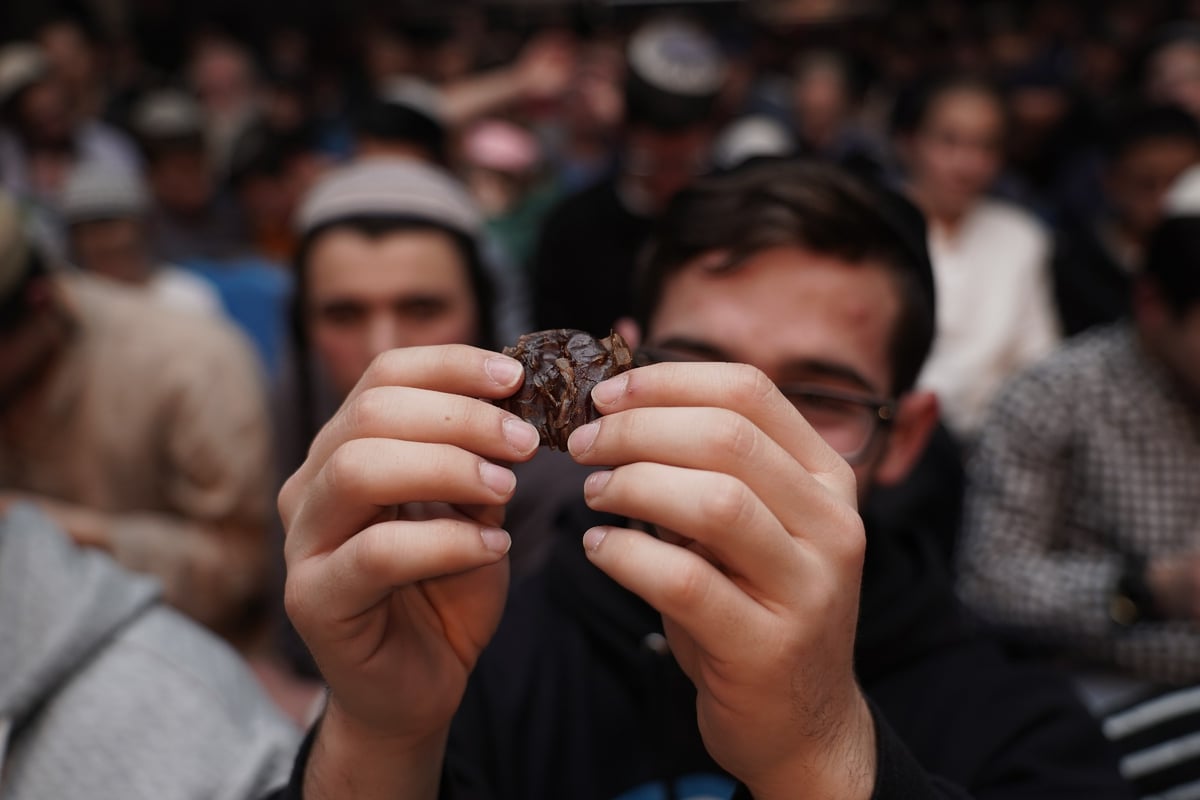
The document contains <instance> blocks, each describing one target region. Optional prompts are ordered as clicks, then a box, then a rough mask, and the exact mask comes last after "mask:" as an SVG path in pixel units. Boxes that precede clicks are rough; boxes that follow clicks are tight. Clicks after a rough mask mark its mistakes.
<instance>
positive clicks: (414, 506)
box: [280, 162, 1129, 800]
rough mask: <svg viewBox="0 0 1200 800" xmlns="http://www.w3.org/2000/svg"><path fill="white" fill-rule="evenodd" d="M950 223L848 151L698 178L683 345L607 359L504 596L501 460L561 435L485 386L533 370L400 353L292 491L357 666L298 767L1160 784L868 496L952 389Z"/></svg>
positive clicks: (302, 780) (328, 630) (650, 305)
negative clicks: (945, 294) (574, 482)
mask: <svg viewBox="0 0 1200 800" xmlns="http://www.w3.org/2000/svg"><path fill="white" fill-rule="evenodd" d="M921 227H922V226H921V221H920V219H919V214H917V213H916V212H915V210H913V209H912V207H911V206H906V205H904V204H903V203H902V202H901V201H899V200H898V199H897V198H895V197H894V196H889V195H884V194H881V193H878V192H875V191H873V190H871V189H870V188H868V187H866V186H864V185H861V184H859V183H857V182H855V181H852V180H850V179H848V178H847V177H846V176H845V175H844V174H841V173H839V172H837V171H836V170H834V169H833V168H831V167H828V166H823V165H814V164H788V163H780V162H764V163H760V164H756V165H752V166H749V167H747V168H745V169H743V170H740V171H734V172H732V173H726V174H723V175H720V176H714V177H712V178H709V179H705V180H703V181H701V182H698V183H696V184H694V185H693V186H692V187H691V188H689V189H687V190H685V191H684V192H682V193H680V194H679V195H677V196H676V198H675V199H674V200H673V201H672V204H671V206H670V207H669V209H668V211H667V212H666V215H665V216H664V218H663V220H662V224H661V226H660V227H659V229H658V233H657V234H656V238H655V240H654V241H653V243H652V244H651V246H650V249H649V250H648V256H647V259H646V261H645V262H644V264H645V271H644V272H643V273H641V275H640V282H639V290H640V293H639V305H638V310H637V314H638V319H639V322H640V323H642V324H643V325H644V327H641V328H640V330H644V332H645V345H646V346H645V347H644V348H643V349H642V351H641V352H642V354H643V355H646V356H649V357H650V359H651V360H652V361H656V362H658V363H654V364H652V365H650V366H646V367H644V368H641V369H635V370H633V371H630V372H627V373H625V374H624V375H621V376H619V377H617V378H615V379H612V380H609V381H606V382H603V383H601V384H599V385H598V386H597V387H596V388H595V390H594V391H593V393H592V398H593V400H594V401H595V403H596V406H597V410H598V411H599V412H600V414H601V418H600V419H599V420H598V421H596V422H594V423H591V424H588V425H585V426H581V427H580V428H578V429H577V430H575V431H574V433H572V435H571V438H570V441H569V447H570V452H571V454H572V457H573V458H574V459H575V460H576V461H578V462H579V463H580V464H583V465H589V466H592V467H594V468H595V467H599V466H600V465H607V467H608V468H602V469H600V470H599V471H598V472H596V473H594V474H593V475H592V476H591V478H589V480H588V482H587V484H586V487H585V496H584V498H580V499H579V500H578V501H577V507H576V508H574V509H572V510H571V511H570V512H568V514H566V515H564V517H563V518H562V521H561V527H560V532H559V535H558V536H557V537H556V538H555V541H554V544H553V550H552V552H551V555H550V561H549V562H548V563H547V564H546V565H545V567H544V568H543V569H542V570H540V571H539V572H538V573H537V574H536V575H534V576H532V577H531V578H530V579H528V580H526V581H524V582H521V583H518V584H517V585H516V586H514V588H513V590H512V594H511V596H510V597H508V600H507V605H508V608H507V609H505V608H504V606H505V605H506V595H507V594H508V592H507V588H508V564H507V561H506V559H505V555H504V554H505V552H506V550H507V548H508V545H509V541H510V537H509V535H508V534H507V533H506V532H505V531H504V530H503V529H499V528H498V527H496V526H498V525H499V524H500V522H501V519H502V518H503V514H504V508H503V505H504V504H505V503H506V501H507V500H508V499H509V498H510V497H511V496H512V493H513V492H514V490H515V487H519V486H521V484H522V483H523V480H522V479H521V478H520V477H518V476H515V475H514V474H513V473H512V472H510V471H509V470H508V469H506V468H505V467H503V466H499V465H500V464H509V463H513V462H522V461H525V460H526V459H528V458H530V457H531V456H532V455H533V454H534V452H535V451H536V450H537V441H538V437H537V434H536V432H535V431H534V430H533V428H532V427H531V426H529V425H528V424H526V423H524V422H522V421H521V420H520V419H518V418H517V417H515V416H513V415H510V414H508V413H507V412H505V411H502V410H500V409H498V408H497V407H496V406H494V405H492V404H491V403H489V402H487V401H486V399H485V400H480V399H478V398H481V397H482V398H491V399H495V398H500V397H503V396H506V395H508V394H510V393H512V392H513V391H514V389H515V388H516V387H517V386H518V385H519V384H520V382H521V377H522V375H523V374H524V370H523V369H522V368H521V367H520V365H519V364H518V363H516V362H514V361H512V360H509V359H506V358H504V357H502V356H498V355H496V354H495V353H492V352H488V351H485V350H479V349H475V348H469V347H463V346H456V347H424V348H421V347H414V348H406V349H402V350H396V351H392V352H389V353H386V354H385V355H384V356H383V357H381V358H379V359H377V360H376V361H375V362H374V363H373V365H372V366H371V367H370V369H368V371H367V372H366V373H365V374H364V375H363V376H362V378H361V380H360V381H359V383H358V384H357V386H356V387H355V389H354V391H353V392H352V393H351V395H350V397H348V398H347V401H346V403H345V404H344V405H343V406H342V408H341V410H340V411H339V412H338V414H337V415H336V416H335V417H334V418H333V420H332V421H331V422H330V423H329V425H327V426H326V427H325V429H324V430H323V431H322V432H321V434H320V435H319V436H318V438H317V440H316V441H315V442H314V444H313V447H312V449H311V451H310V455H309V459H308V460H307V461H306V463H305V464H304V466H303V467H302V468H301V469H300V470H299V471H298V472H297V473H296V474H295V475H294V476H293V478H291V479H290V480H289V482H288V483H287V485H285V486H284V489H283V491H282V492H281V495H280V508H281V512H282V514H283V518H284V520H285V524H286V525H287V526H288V541H287V553H286V555H287V560H288V568H289V576H288V587H287V599H288V608H289V611H290V613H291V615H292V617H293V619H294V620H295V622H296V624H297V627H298V628H299V629H300V631H301V632H302V633H303V634H304V635H305V637H306V640H307V641H308V643H309V645H310V646H312V647H313V650H314V653H315V655H316V658H317V662H318V663H319V664H320V666H321V668H322V672H323V674H324V676H325V678H326V679H327V680H328V681H329V684H330V686H331V695H330V702H329V704H328V706H327V710H326V713H325V716H324V718H323V719H322V720H321V722H320V723H319V725H318V726H317V727H316V728H315V729H314V731H313V733H312V734H311V736H312V738H311V740H310V743H309V745H308V746H307V747H306V748H304V749H303V750H302V752H301V756H300V762H299V763H298V765H297V769H296V771H295V772H294V773H293V783H292V785H291V787H290V792H289V793H288V794H286V795H285V796H286V797H289V798H299V797H302V796H303V797H305V798H307V799H308V800H319V798H326V797H345V796H360V797H361V796H378V797H405V798H412V800H417V798H430V799H432V798H434V797H438V796H440V797H443V798H447V797H451V796H453V797H480V798H482V797H487V798H494V799H495V800H508V799H509V798H513V799H515V798H535V799H539V798H562V797H571V798H576V799H577V800H593V799H594V798H599V799H601V800H608V799H609V798H630V797H664V796H668V797H677V798H680V799H681V800H684V799H687V800H698V799H699V798H714V797H730V796H734V797H737V798H749V797H754V798H757V799H758V800H769V798H776V797H778V798H795V797H796V796H797V794H798V793H799V794H801V795H804V796H812V797H830V798H834V797H836V798H840V799H843V800H851V799H852V798H861V800H866V798H868V797H870V798H875V799H876V800H884V799H885V798H906V799H907V800H911V799H912V798H932V797H938V798H966V797H968V796H974V797H978V798H989V800H1000V799H1001V798H1013V800H1016V798H1022V799H1023V798H1029V797H1055V798H1080V800H1082V798H1088V800H1098V798H1127V797H1129V794H1128V789H1127V787H1126V786H1124V784H1123V783H1122V782H1121V780H1120V778H1119V777H1118V776H1117V774H1116V768H1115V763H1114V759H1113V758H1112V756H1111V754H1110V753H1109V751H1108V748H1107V747H1106V743H1105V742H1104V741H1103V739H1102V738H1101V736H1100V734H1099V733H1098V731H1097V730H1096V727H1095V724H1094V722H1093V721H1092V720H1091V719H1090V718H1089V717H1088V715H1087V714H1086V712H1085V711H1084V710H1083V708H1082V707H1080V706H1079V704H1078V701H1077V700H1076V699H1075V698H1074V697H1073V696H1072V695H1071V694H1070V692H1069V690H1068V689H1067V688H1066V686H1065V685H1064V684H1063V683H1062V682H1061V681H1059V680H1057V679H1055V678H1054V677H1053V676H1052V675H1048V674H1047V673H1045V672H1043V671H1041V670H1038V669H1033V668H1029V667H1023V666H1017V665H1014V664H1013V663H1011V662H1009V661H1008V660H1006V659H1005V658H1004V656H1003V655H1002V654H1001V652H1000V651H999V649H998V648H997V647H996V646H995V643H994V642H991V641H990V640H987V639H986V638H983V637H981V636H980V635H979V634H978V632H977V631H976V630H975V629H974V627H973V626H972V625H971V624H970V623H969V622H968V621H967V620H966V619H965V617H963V616H961V612H960V609H959V607H958V606H957V605H956V603H955V602H954V599H953V595H952V593H951V589H950V586H949V584H948V582H947V580H946V577H945V575H944V573H942V572H941V571H940V569H939V567H938V565H937V562H936V561H930V560H929V558H928V549H927V548H925V547H923V546H922V543H921V538H920V537H919V536H915V535H913V532H911V531H910V532H909V535H908V536H903V537H902V536H896V537H892V536H885V537H882V538H876V537H874V536H873V534H872V533H871V532H867V533H866V534H865V536H864V526H865V525H866V523H864V521H863V520H862V519H860V518H859V516H858V514H857V513H856V511H855V505H856V503H857V502H859V501H861V500H862V499H863V498H864V497H865V496H866V495H867V494H868V493H869V492H870V490H871V488H872V487H873V486H875V485H884V484H888V483H892V482H894V481H897V480H900V479H902V478H903V476H904V474H905V473H906V472H907V470H908V469H909V467H910V466H911V464H912V462H913V460H914V459H915V458H916V457H917V455H918V454H919V452H920V450H921V449H922V447H923V446H924V443H925V439H926V436H927V435H928V433H929V431H930V429H931V427H932V425H933V424H934V422H935V421H936V418H937V401H936V398H934V397H933V396H932V395H930V394H929V393H928V392H924V391H919V390H914V389H913V384H914V381H915V379H916V377H917V375H918V374H919V371H920V367H921V360H922V358H923V357H924V355H925V353H926V352H927V350H928V347H929V343H930V340H931V338H932V336H933V329H934V316H933V315H934V309H933V277H932V273H931V268H930V266H929V263H928V256H927V254H926V252H925V248H924V241H923V236H922V230H921ZM701 362H703V363H701ZM736 362H748V363H736ZM760 370H761V371H760ZM883 409H886V411H884V410H883ZM806 419H807V420H808V422H806ZM810 425H811V427H810ZM496 462H498V463H496ZM851 464H853V466H851ZM434 500H438V501H443V502H432V501H434ZM410 501H411V502H410ZM584 501H586V504H587V507H584V506H583V502H584ZM390 504H398V505H390ZM381 509H386V510H381ZM633 519H640V520H645V523H644V524H640V523H637V522H633V521H632V520H633ZM510 527H512V526H511V525H510ZM584 530H586V531H587V533H586V534H584V538H583V543H582V544H583V546H582V547H581V546H580V542H579V540H578V538H576V537H578V536H579V534H580V532H581V531H584ZM868 530H870V529H869V528H868ZM519 535H520V534H519V531H516V530H515V529H514V536H519ZM864 548H865V555H864ZM864 559H865V560H864ZM860 583H861V590H862V593H861V605H860V602H859V595H860ZM660 613H661V616H660ZM856 620H857V621H858V624H857V625H856ZM497 625H498V626H499V627H498V628H497ZM856 631H857V632H856ZM738 779H740V780H741V782H742V784H743V785H742V786H741V787H740V788H739V789H738V790H737V792H736V793H735V785H736V783H737V781H738Z"/></svg>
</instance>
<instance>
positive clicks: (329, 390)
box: [279, 158, 583, 569]
mask: <svg viewBox="0 0 1200 800" xmlns="http://www.w3.org/2000/svg"><path fill="white" fill-rule="evenodd" d="M296 224H297V228H298V232H299V236H300V243H299V246H298V248H297V252H296V256H295V260H294V269H295V272H296V293H295V299H294V305H293V312H292V322H293V328H292V335H293V348H292V358H293V367H294V369H295V371H296V372H295V379H296V384H298V385H294V386H286V385H285V386H284V387H283V388H282V390H281V392H280V395H281V402H282V403H283V412H284V413H281V415H280V417H279V421H280V425H281V426H282V428H283V429H284V430H283V433H282V434H281V442H282V447H283V448H284V449H281V451H280V452H281V456H282V462H281V463H282V468H283V470H284V472H285V474H286V473H290V472H291V471H292V470H294V469H295V468H296V466H297V465H298V464H300V463H301V462H302V461H303V459H304V454H305V453H306V452H307V450H308V447H309V445H310V443H311V441H312V438H313V436H314V435H315V434H316V432H317V430H318V429H319V428H320V427H321V426H322V425H323V424H324V423H325V422H326V421H327V420H328V419H329V417H330V416H332V414H333V412H334V411H335V410H336V409H337V407H338V406H339V405H340V404H341V403H342V402H343V401H344V400H345V398H346V397H347V396H348V395H349V394H350V393H351V392H352V391H353V389H354V386H355V385H356V384H357V383H358V381H359V379H360V378H361V377H362V375H363V373H364V372H365V371H366V370H367V368H368V367H369V366H370V365H371V363H372V362H373V361H374V360H376V359H377V358H378V357H379V356H380V355H381V354H382V353H384V352H386V351H388V350H391V349H394V348H404V347H414V346H421V345H431V344H452V343H461V344H471V345H476V346H480V347H486V348H491V349H498V348H499V347H500V346H501V345H502V344H505V343H511V342H513V341H515V336H514V337H513V338H512V339H505V338H502V337H504V336H506V334H505V333H504V332H503V331H502V330H501V329H500V327H499V323H498V322H497V320H496V317H495V316H494V313H495V312H494V303H493V300H492V298H493V292H494V289H493V283H492V279H491V273H490V271H489V270H488V269H487V267H486V266H485V265H484V263H483V261H484V258H485V246H484V232H485V231H484V219H483V215H482V214H481V212H480V210H479V208H478V206H476V204H475V203H474V202H473V201H472V199H471V197H470V195H469V194H468V193H467V191H466V188H465V187H464V186H463V185H462V184H461V183H459V181H458V180H457V179H455V178H454V177H453V176H451V175H450V174H449V173H447V172H445V171H444V170H441V169H438V168H436V167H433V166H429V165H426V164H422V163H419V162H416V161H412V160H402V159H386V158H377V159H362V160H359V161H357V162H355V163H354V164H352V165H349V166H346V167H342V168H339V169H336V170H334V171H332V172H330V173H329V174H328V175H326V176H325V177H324V178H323V179H322V180H321V181H320V182H318V183H317V184H316V186H314V187H313V189H312V191H310V192H309V194H308V196H307V197H306V198H305V199H304V202H303V203H302V204H301V206H300V208H299V209H298V212H297V217H296ZM297 417H298V418H297ZM285 437H286V438H285ZM544 464H549V465H550V466H543V465H544ZM524 468H525V469H534V470H537V471H538V475H539V476H540V477H539V478H537V479H536V480H533V481H531V488H533V487H535V486H537V485H539V484H541V485H543V487H544V488H545V489H546V493H547V495H548V497H549V498H551V499H547V498H545V497H538V496H537V494H536V492H534V493H531V496H529V497H526V496H525V494H524V493H522V496H521V497H520V498H518V500H517V501H516V503H515V505H514V507H513V515H514V518H522V519H525V518H530V520H531V521H529V522H528V524H527V525H526V530H527V534H528V535H527V536H525V537H524V538H522V539H521V540H520V541H519V542H518V543H517V546H516V548H515V550H514V556H515V557H516V559H517V563H518V564H519V565H521V567H522V569H523V568H524V561H525V559H526V554H529V558H530V559H536V558H537V556H538V554H539V553H540V550H539V549H538V548H540V546H541V544H542V543H543V539H542V538H541V537H540V536H539V533H540V531H541V530H542V529H544V528H545V527H546V526H548V525H549V523H550V522H551V521H552V517H553V515H554V513H555V512H556V511H557V508H554V502H553V500H552V498H553V497H554V496H556V495H552V494H550V491H549V488H548V487H550V486H553V485H555V483H556V481H557V480H561V481H562V482H563V483H564V484H566V485H568V487H569V488H570V489H572V490H574V491H575V492H576V493H578V490H579V487H580V485H581V484H582V480H583V474H582V473H581V472H580V470H579V468H577V467H576V466H575V465H574V464H573V463H571V462H570V461H569V460H568V459H565V457H563V458H555V457H554V456H553V455H549V454H548V455H547V457H546V458H543V459H539V460H536V461H535V462H533V463H531V464H530V465H524Z"/></svg>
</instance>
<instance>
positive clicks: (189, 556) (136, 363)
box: [0, 195, 270, 645]
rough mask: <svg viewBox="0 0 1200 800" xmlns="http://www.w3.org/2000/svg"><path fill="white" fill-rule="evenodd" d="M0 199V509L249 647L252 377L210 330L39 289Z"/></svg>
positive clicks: (263, 488)
mask: <svg viewBox="0 0 1200 800" xmlns="http://www.w3.org/2000/svg"><path fill="white" fill-rule="evenodd" d="M21 224H22V223H21V220H20V217H19V215H18V213H17V210H16V207H15V205H14V204H13V203H12V202H11V201H10V200H8V199H7V197H6V196H3V195H0V498H2V500H0V503H2V504H4V505H7V504H9V503H12V502H13V501H16V500H28V501H31V502H33V503H35V504H36V505H38V506H39V507H40V508H42V510H43V511H45V513H47V514H48V515H49V516H50V517H52V518H53V519H54V520H55V521H56V522H57V523H58V524H59V525H60V526H61V527H62V528H63V529H64V530H65V531H66V532H67V533H68V534H69V535H70V536H71V538H72V539H73V540H74V541H75V542H76V543H78V544H80V545H83V546H86V547H94V548H97V549H99V550H103V551H105V552H107V553H109V554H110V555H112V557H113V558H114V559H116V560H117V561H118V562H119V563H120V564H121V565H122V566H124V567H126V568H128V569H130V570H133V571H135V572H145V573H149V574H150V575H152V576H154V577H155V578H157V579H158V580H159V581H160V582H161V583H162V586H163V595H164V597H165V598H166V600H167V601H168V602H169V603H171V604H172V605H174V606H175V607H177V608H179V609H180V610H181V611H183V612H184V613H186V614H188V615H189V616H191V617H193V618H194V619H196V620H197V621H199V622H201V623H202V624H204V625H207V626H209V627H210V628H212V629H213V630H215V631H217V632H219V633H221V634H223V635H225V636H227V637H229V638H230V639H231V640H233V641H237V642H238V643H239V644H242V645H248V644H249V643H250V640H249V637H250V636H251V635H252V634H253V633H254V632H255V630H254V626H255V625H257V624H258V623H259V622H260V620H259V619H258V618H257V613H258V611H259V610H260V609H259V607H258V604H259V602H260V600H261V592H262V591H263V589H264V588H265V586H264V577H265V569H266V565H267V552H266V546H267V540H266V521H267V515H268V511H269V507H268V501H269V497H268V493H269V491H270V469H269V465H270V431H269V429H268V418H267V413H266V404H265V396H264V392H263V386H262V382H261V377H260V373H259V367H258V364H257V363H256V362H255V360H254V357H253V355H252V353H251V352H250V350H249V349H248V347H247V345H246V343H245V342H244V340H242V338H241V337H239V336H238V335H237V334H236V332H234V331H233V330H232V329H231V328H230V327H229V326H228V325H226V324H225V323H223V322H222V321H221V320H219V319H217V318H209V317H204V316H201V315H198V314H179V313H176V312H173V311H170V310H168V309H165V308H163V307H162V306H160V305H159V304H157V303H155V302H153V301H151V300H150V299H149V298H148V297H146V296H145V295H144V293H142V292H140V291H135V290H133V289H129V288H125V287H122V286H119V285H117V284H114V283H113V282H111V281H102V280H100V279H98V278H94V277H91V276H87V275H82V274H79V275H65V274H62V275H60V274H52V273H50V272H49V267H48V266H47V264H46V262H45V260H44V259H43V258H42V257H41V255H40V254H39V253H38V252H37V251H36V250H35V249H34V248H33V247H32V245H31V243H30V242H29V240H28V237H27V236H26V235H25V232H24V231H23V230H22V227H21Z"/></svg>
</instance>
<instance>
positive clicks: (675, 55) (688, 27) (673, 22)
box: [626, 17, 725, 97]
mask: <svg viewBox="0 0 1200 800" xmlns="http://www.w3.org/2000/svg"><path fill="white" fill-rule="evenodd" d="M626 58H627V61H628V63H629V68H630V70H631V71H633V72H634V73H636V74H637V75H638V76H639V77H640V78H641V79H642V80H644V81H645V82H646V83H648V84H649V85H650V86H652V87H654V88H655V89H658V90H659V91H663V92H667V93H669V94H675V95H682V96H685V97H705V96H708V95H712V94H716V93H717V92H718V91H719V90H720V89H721V86H722V84H723V83H724V82H725V58H724V56H723V55H722V54H721V50H720V48H719V47H718V46H717V43H716V41H715V40H714V39H713V38H712V37H711V36H709V35H708V34H707V33H706V32H705V31H704V30H702V29H701V28H700V27H699V26H697V25H695V24H693V23H691V22H689V21H687V20H684V19H679V18H676V17H663V18H661V19H656V20H652V21H650V22H648V23H646V24H645V25H643V26H642V27H640V28H638V29H637V31H635V32H634V34H633V36H632V37H631V38H630V40H629V49H628V53H627V56H626Z"/></svg>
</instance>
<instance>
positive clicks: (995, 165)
mask: <svg viewBox="0 0 1200 800" xmlns="http://www.w3.org/2000/svg"><path fill="white" fill-rule="evenodd" d="M1003 133H1004V117H1003V114H1002V110H1001V109H1000V107H999V106H998V105H997V104H996V100H995V98H993V97H992V96H991V95H989V94H987V93H985V92H981V91H976V90H973V89H962V90H954V91H949V92H946V93H944V94H942V95H941V96H940V97H938V98H937V99H935V100H934V102H933V103H932V105H931V106H930V108H929V111H928V113H927V114H926V118H925V121H924V123H923V124H922V125H921V128H920V129H919V130H918V131H917V132H916V133H915V134H914V135H913V139H912V143H911V147H910V153H909V155H910V161H911V164H910V168H911V171H912V178H913V184H914V186H915V187H916V189H917V192H918V194H919V196H920V199H921V202H922V203H924V204H927V205H928V208H927V209H926V210H927V211H928V212H929V213H931V214H933V215H935V216H939V217H940V216H959V215H962V214H964V213H966V212H967V211H969V210H970V207H971V206H972V205H973V204H974V203H975V201H976V200H978V199H979V197H980V195H982V194H983V193H984V191H986V190H987V188H988V186H990V185H991V183H992V181H993V180H995V178H996V174H997V173H998V172H999V171H1000V165H1001V157H1002V150H1001V145H1002V136H1003Z"/></svg>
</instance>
